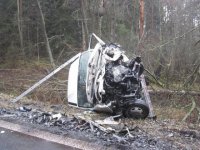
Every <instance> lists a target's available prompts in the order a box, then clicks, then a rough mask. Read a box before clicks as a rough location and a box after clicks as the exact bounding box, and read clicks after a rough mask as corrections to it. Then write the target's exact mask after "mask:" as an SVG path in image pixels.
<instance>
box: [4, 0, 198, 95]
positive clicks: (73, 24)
mask: <svg viewBox="0 0 200 150" xmlns="http://www.w3.org/2000/svg"><path fill="white" fill-rule="evenodd" d="M141 2H143V3H141ZM141 4H143V6H144V8H143V9H142V10H141ZM141 15H143V16H144V22H142V24H143V23H144V24H143V26H142V27H141V20H140V19H141V18H140V17H141ZM141 28H143V29H142V30H144V31H143V32H142V34H140V33H141ZM91 33H96V34H97V35H98V36H99V37H101V38H102V39H103V40H104V41H106V42H115V43H116V42H117V43H119V44H120V45H122V47H123V48H124V49H125V50H126V54H127V55H128V56H129V57H130V58H132V57H134V56H135V55H137V54H139V55H141V56H142V60H143V62H144V64H145V67H146V69H148V71H149V72H150V73H151V75H153V76H155V77H156V78H157V81H155V82H157V83H159V85H160V86H164V87H166V88H176V89H177V88H181V89H190V88H193V90H197V91H198V90H199V83H200V78H199V76H200V0H0V64H1V67H5V66H8V68H9V67H16V66H17V65H18V64H21V63H19V61H21V62H23V63H26V62H28V61H30V60H33V61H37V62H40V61H43V60H47V61H48V62H49V63H50V64H51V65H52V67H55V66H57V65H59V64H61V63H63V62H64V61H66V60H68V58H70V57H72V56H73V55H75V54H76V53H78V52H80V51H83V50H85V49H87V44H88V39H89V35H90V34H91ZM8 64H9V65H8Z"/></svg>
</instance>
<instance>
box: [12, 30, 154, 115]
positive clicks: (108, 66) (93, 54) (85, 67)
mask: <svg viewBox="0 0 200 150" xmlns="http://www.w3.org/2000/svg"><path fill="white" fill-rule="evenodd" d="M93 37H95V39H96V40H97V43H96V44H95V47H94V48H91V43H92V38H93ZM69 64H70V70H69V76H68V104H69V105H71V106H76V107H78V108H85V109H90V110H91V109H92V110H94V111H97V112H106V113H110V114H112V115H116V116H125V117H131V118H137V119H144V118H146V117H147V116H149V117H154V114H153V108H152V105H151V100H150V98H149V94H148V91H147V89H146V83H145V79H144V75H143V71H144V67H143V65H142V62H141V58H140V57H136V58H133V59H131V60H129V59H128V57H127V56H126V55H125V54H124V52H123V51H122V48H121V47H120V46H119V45H118V44H114V43H110V44H106V43H104V42H103V41H102V40H101V39H100V38H99V37H97V36H96V35H95V34H92V35H91V37H90V43H89V48H88V50H87V51H84V52H82V53H79V54H77V55H76V56H74V57H73V58H71V59H70V60H68V61H67V62H65V63H64V64H62V65H61V66H60V67H58V68H57V69H56V70H54V71H53V72H51V73H50V74H49V75H47V76H46V77H44V78H43V79H41V80H40V81H39V82H37V83H35V84H34V85H33V86H32V87H30V88H29V89H28V90H26V91H25V92H24V93H22V94H21V95H19V96H18V97H17V98H15V99H14V100H13V102H17V101H18V100H20V99H21V98H22V97H23V96H25V95H27V94H28V93H30V92H31V91H32V90H34V89H35V88H36V87H38V86H39V85H41V84H42V83H43V82H44V81H46V80H48V79H49V78H50V77H52V76H53V75H54V74H56V73H57V72H58V71H60V70H61V69H63V68H64V67H66V66H67V65H69Z"/></svg>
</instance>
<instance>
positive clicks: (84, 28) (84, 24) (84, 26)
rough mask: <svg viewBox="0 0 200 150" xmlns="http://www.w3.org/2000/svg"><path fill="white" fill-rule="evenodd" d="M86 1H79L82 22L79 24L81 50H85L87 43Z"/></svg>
mask: <svg viewBox="0 0 200 150" xmlns="http://www.w3.org/2000/svg"><path fill="white" fill-rule="evenodd" d="M86 6H87V0H81V9H82V13H83V21H82V22H81V27H82V48H83V50H86V43H87V38H86V37H88V36H89V31H88V23H87V13H86V11H87V9H86Z"/></svg>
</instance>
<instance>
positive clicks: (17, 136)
mask: <svg viewBox="0 0 200 150" xmlns="http://www.w3.org/2000/svg"><path fill="white" fill-rule="evenodd" d="M0 150H78V149H77V148H73V147H69V146H65V145H61V144H58V143H54V142H50V141H46V140H43V139H39V138H36V137H32V136H29V135H25V134H22V133H19V132H15V131H12V130H8V129H4V128H1V127H0Z"/></svg>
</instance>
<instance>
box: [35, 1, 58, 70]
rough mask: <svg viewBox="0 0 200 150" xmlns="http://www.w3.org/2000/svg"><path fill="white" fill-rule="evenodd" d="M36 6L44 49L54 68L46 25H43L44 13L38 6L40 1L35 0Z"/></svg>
mask: <svg viewBox="0 0 200 150" xmlns="http://www.w3.org/2000/svg"><path fill="white" fill-rule="evenodd" d="M37 6H38V9H39V12H40V16H41V23H42V30H43V32H44V38H45V39H44V40H45V45H46V50H47V53H48V55H49V59H50V62H51V65H52V66H53V68H55V63H54V59H53V56H52V51H51V48H50V45H49V40H48V36H47V32H46V25H45V20H44V15H43V13H42V9H41V6H40V3H39V1H38V0H37Z"/></svg>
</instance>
